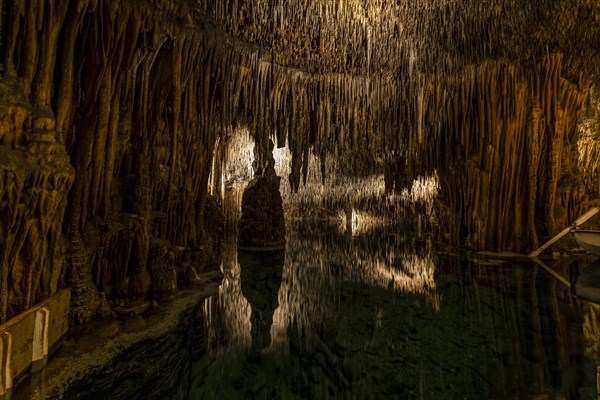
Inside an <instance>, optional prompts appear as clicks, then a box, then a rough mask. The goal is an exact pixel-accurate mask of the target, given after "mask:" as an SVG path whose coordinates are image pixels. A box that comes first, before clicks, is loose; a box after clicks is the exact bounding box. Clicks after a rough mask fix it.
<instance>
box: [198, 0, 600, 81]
mask: <svg viewBox="0 0 600 400" xmlns="http://www.w3.org/2000/svg"><path fill="white" fill-rule="evenodd" d="M197 7H198V8H199V9H200V10H201V13H202V14H203V16H204V17H208V18H209V20H210V21H211V22H213V23H214V24H216V26H217V27H218V29H220V30H222V31H224V32H226V33H227V34H229V35H231V37H234V38H237V39H239V40H241V41H243V42H244V43H247V44H249V45H255V46H260V47H261V48H262V49H263V50H265V57H266V58H270V60H271V61H272V62H274V63H277V64H279V65H282V66H287V67H290V68H297V69H300V70H302V71H304V72H308V73H316V74H330V73H341V74H349V75H353V76H354V75H360V76H371V75H373V74H389V75H392V76H395V75H400V74H402V73H405V72H407V71H408V72H410V71H411V70H412V69H414V68H417V69H418V70H420V71H428V72H434V73H447V72H455V71H456V70H457V69H461V68H463V67H464V66H465V65H468V64H473V63H479V62H482V61H483V60H486V59H508V60H511V61H518V62H529V61H535V60H536V59H537V58H539V57H541V56H543V55H544V54H545V53H547V52H560V53H563V54H565V55H566V65H567V68H566V72H567V73H568V74H570V76H571V77H572V78H573V79H579V78H581V77H582V76H584V77H585V78H588V79H592V80H596V79H598V76H599V75H598V71H599V67H598V65H599V63H598V61H599V59H600V57H599V53H600V50H598V49H599V47H598V44H599V43H598V42H599V39H598V37H599V36H600V2H598V1H590V0H541V1H533V0H490V1H479V0H465V1H463V0H460V1H458V0H418V1H407V0H395V1H388V0H272V1H244V0H227V1H224V0H200V1H198V2H197Z"/></svg>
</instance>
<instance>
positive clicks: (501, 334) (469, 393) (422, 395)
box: [174, 226, 600, 399]
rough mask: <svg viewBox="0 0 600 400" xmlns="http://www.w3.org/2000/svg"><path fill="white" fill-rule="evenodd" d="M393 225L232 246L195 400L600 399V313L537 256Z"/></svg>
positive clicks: (191, 377)
mask: <svg viewBox="0 0 600 400" xmlns="http://www.w3.org/2000/svg"><path fill="white" fill-rule="evenodd" d="M398 232H401V230H398V229H393V230H389V229H382V230H378V231H371V232H370V233H366V234H363V235H358V236H352V235H351V234H348V233H345V232H339V231H338V230H337V229H336V228H335V227H328V226H297V227H288V238H287V245H286V249H285V250H281V251H279V252H270V253H243V252H237V251H236V249H235V247H234V246H231V247H230V248H229V249H227V250H226V252H225V256H224V262H223V267H222V268H223V273H224V276H225V278H224V280H223V283H222V285H221V286H220V288H219V292H218V294H216V295H214V296H213V297H211V298H209V299H207V300H205V301H204V303H203V304H202V305H201V309H202V313H203V315H204V318H203V325H204V327H203V331H204V334H203V335H202V336H203V346H205V349H206V350H205V352H203V355H202V357H200V358H199V360H198V361H197V362H194V363H192V364H191V367H190V371H189V373H188V374H187V376H188V379H186V382H185V384H184V385H182V386H181V387H180V388H179V390H175V391H174V393H177V395H176V396H175V397H180V398H191V399H252V398H259V399H294V398H297V399H305V398H315V399H327V398H331V399H386V398H390V399H596V396H597V393H596V379H597V377H596V366H597V365H599V364H600V324H599V321H600V311H599V309H598V308H595V306H592V305H590V304H589V303H585V302H582V301H579V300H577V299H575V298H573V297H572V296H571V294H570V293H569V290H568V289H567V288H566V287H565V286H564V285H562V284H561V283H560V282H558V281H557V280H556V279H555V278H553V277H552V276H551V275H550V274H549V273H547V272H546V271H545V270H543V269H540V268H538V267H537V266H536V265H535V264H532V263H528V262H520V263H519V262H518V261H502V260H490V259H486V260H483V259H481V258H477V257H476V256H471V258H470V259H469V257H467V256H466V255H465V254H464V253H462V254H461V253H459V252H457V251H454V252H452V251H448V250H446V251H445V250H443V249H439V248H435V247H434V246H433V245H432V244H431V243H429V242H427V241H425V240H421V241H415V240H414V235H412V234H410V233H405V234H402V233H398Z"/></svg>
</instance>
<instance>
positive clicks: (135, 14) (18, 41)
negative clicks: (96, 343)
mask: <svg viewBox="0 0 600 400" xmlns="http://www.w3.org/2000/svg"><path fill="white" fill-rule="evenodd" d="M599 21H600V4H599V3H598V2H592V1H589V0H540V1H536V2H532V1H529V0H516V1H515V0H495V1H493V2H492V4H488V3H485V4H484V3H482V2H480V1H477V0H467V1H439V0H419V1H417V2H406V1H405V2H394V1H391V2H390V1H386V0H370V1H356V0H340V1H331V2H327V1H313V2H309V4H306V2H305V1H300V0H276V1H272V2H267V1H247V0H198V1H183V2H181V1H173V0H150V1H145V2H135V1H117V0H77V1H75V0H64V1H62V0H61V1H55V0H42V1H33V0H22V1H9V0H0V90H1V96H0V174H1V175H0V177H1V179H0V222H1V223H0V240H1V242H0V322H2V321H4V320H6V319H7V318H10V317H11V316H14V315H15V314H17V313H18V312H20V311H22V310H24V309H26V308H27V307H29V306H32V305H33V304H36V303H37V302H39V301H41V300H42V299H44V298H47V297H48V296H50V295H51V294H52V293H55V292H56V291H57V290H58V288H59V287H60V286H77V288H78V289H77V290H75V293H74V297H73V299H74V302H75V303H74V304H77V307H76V308H77V309H78V310H79V311H78V312H79V314H78V317H77V318H76V319H77V320H80V321H82V322H83V321H85V320H86V319H88V318H91V316H92V315H93V313H94V311H93V309H94V307H95V306H96V302H97V301H99V300H98V299H99V297H98V296H99V295H98V291H101V292H105V293H106V294H107V296H108V297H109V298H111V299H113V298H122V299H123V300H124V301H128V300H130V299H133V298H137V297H140V296H141V297H143V296H147V295H149V293H150V291H151V289H150V282H152V279H153V278H152V276H151V260H150V258H151V257H150V252H151V247H152V243H154V242H155V241H156V240H159V241H165V242H166V243H168V246H170V248H169V251H174V254H179V253H178V252H177V251H175V250H176V248H177V247H189V248H190V250H193V251H200V252H202V251H204V250H202V249H205V248H207V246H208V247H210V248H211V249H213V250H214V249H218V247H219V246H218V245H217V244H215V243H212V244H207V243H208V242H210V241H212V239H211V237H217V236H211V235H212V234H211V233H210V232H211V231H213V230H219V229H220V228H219V227H218V226H215V225H214V224H213V223H212V222H210V221H209V219H207V218H206V215H205V214H206V212H205V202H206V198H207V194H208V193H214V194H217V195H218V194H219V193H220V192H221V189H223V180H222V179H219V176H218V175H222V174H223V171H222V170H219V168H220V167H222V166H223V165H224V163H223V159H222V158H223V157H224V156H225V152H223V151H222V150H223V148H224V147H223V144H224V143H227V142H228V141H229V140H230V139H231V136H232V135H233V132H235V131H236V130H238V129H245V130H246V131H249V132H251V134H252V138H253V140H254V142H255V143H256V146H257V149H258V151H259V153H260V154H266V153H265V151H266V150H267V149H268V143H269V139H273V140H274V142H275V143H276V145H277V147H278V148H281V147H284V146H285V147H286V148H287V150H288V151H289V154H290V155H291V165H290V166H289V176H286V177H283V178H284V182H289V184H290V193H293V192H297V191H298V190H299V189H300V187H301V185H302V184H303V182H302V181H303V179H302V178H303V177H304V178H306V176H307V173H308V170H309V161H310V159H311V158H315V157H316V159H318V160H320V161H321V165H322V166H323V167H322V168H321V172H322V175H323V176H322V179H324V180H325V184H326V185H327V182H328V177H327V174H326V172H327V168H325V166H326V164H327V162H333V163H336V164H339V165H338V166H339V170H340V171H344V172H343V173H341V175H340V176H341V177H342V178H344V179H346V178H351V177H354V176H361V177H363V178H365V179H367V178H369V177H371V176H372V175H371V174H372V173H375V172H377V173H381V174H383V175H385V176H384V178H385V179H384V182H385V184H387V190H388V192H395V191H400V192H402V190H404V189H403V188H402V186H404V185H408V184H409V183H410V182H412V181H413V180H414V179H416V178H418V177H429V176H433V175H434V174H437V176H438V177H439V184H440V192H439V199H438V201H437V203H436V207H435V209H436V212H435V213H434V214H432V217H433V224H434V226H437V227H438V228H437V230H438V233H439V235H440V236H442V237H446V238H448V239H449V240H450V241H451V242H453V243H456V244H458V243H461V244H467V245H470V246H472V247H474V248H480V249H491V250H498V249H512V250H520V251H524V250H528V249H531V248H533V247H535V245H536V242H537V241H538V240H539V237H540V236H547V235H550V234H552V233H553V232H554V231H556V230H557V229H560V228H561V227H562V226H563V225H564V224H565V222H566V221H568V220H572V219H573V218H574V216H576V215H578V213H579V212H580V211H581V210H583V209H585V208H586V207H587V206H588V205H589V202H591V201H593V198H594V196H597V195H598V189H597V187H596V189H593V188H591V186H593V185H594V184H595V183H594V182H593V181H594V176H596V177H597V163H596V162H595V161H594V160H595V159H596V158H597V157H594V154H596V153H597V150H594V149H597V135H596V136H594V135H591V136H589V137H588V142H586V143H587V144H585V145H582V144H581V143H579V144H578V139H579V131H578V126H577V124H578V121H579V118H580V116H581V115H582V113H583V112H584V111H585V110H586V108H587V109H588V110H589V109H590V107H589V106H587V105H586V104H587V103H590V102H586V100H588V98H589V95H590V93H591V90H590V88H591V87H593V85H594V84H597V83H598V80H599V79H600V53H599V52H598V51H597V49H598V48H600V23H599ZM594 129H597V128H594ZM578 149H579V153H578V151H577V150H578ZM327 160H330V161H327ZM211 174H212V179H211ZM594 174H596V175H594ZM334 178H336V177H334ZM286 184H287V183H286ZM219 185H221V186H219ZM217 189H219V190H217ZM355 189H356V190H354V192H356V191H358V190H360V188H359V187H358V186H357V187H356V188H355ZM361 201H362V200H361ZM74 243H80V245H81V249H78V248H77V246H76V245H75V244H74ZM191 243H195V249H193V248H192V247H193V246H191V245H190V244H191ZM80 250H81V251H80ZM211 251H212V250H211ZM205 256H206V255H198V254H197V256H196V258H198V259H205V258H210V257H208V256H206V257H205ZM211 257H212V256H211ZM217 259H218V257H217ZM174 262H175V264H177V263H179V262H180V261H178V260H175V261H174ZM185 262H187V261H185ZM176 270H177V268H176ZM148 274H150V275H148ZM191 277H192V280H193V274H192V275H191ZM76 282H77V283H76ZM90 284H91V285H90ZM78 299H79V300H78ZM85 299H88V300H85ZM79 301H81V302H82V304H79V303H77V302H79Z"/></svg>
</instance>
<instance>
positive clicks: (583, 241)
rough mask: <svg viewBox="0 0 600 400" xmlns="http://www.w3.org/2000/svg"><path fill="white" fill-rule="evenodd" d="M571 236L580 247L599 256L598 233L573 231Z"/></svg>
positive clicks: (599, 243) (599, 238) (599, 239)
mask: <svg viewBox="0 0 600 400" xmlns="http://www.w3.org/2000/svg"><path fill="white" fill-rule="evenodd" d="M571 234H572V235H573V237H574V238H575V240H576V241H577V244H579V245H580V246H581V247H583V248H584V249H586V250H587V251H589V252H590V253H592V254H595V255H597V256H600V231H585V230H574V231H571Z"/></svg>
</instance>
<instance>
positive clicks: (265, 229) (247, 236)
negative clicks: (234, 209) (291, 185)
mask: <svg viewBox="0 0 600 400" xmlns="http://www.w3.org/2000/svg"><path fill="white" fill-rule="evenodd" d="M272 149H273V143H272V142H271V145H270V148H269V154H271V152H272ZM255 163H256V165H255V167H256V168H255V169H256V171H257V174H256V176H255V177H254V178H253V179H252V180H251V181H250V183H249V184H248V186H247V187H246V190H245V191H244V195H243V197H242V215H241V218H240V221H239V226H238V246H241V247H251V248H279V247H282V246H283V245H284V244H285V219H284V215H283V202H282V200H281V194H280V193H279V184H280V180H281V178H280V177H279V176H277V174H276V173H275V160H274V159H273V156H272V155H271V156H270V158H267V157H263V161H262V162H261V159H260V158H258V157H257V158H256V160H255Z"/></svg>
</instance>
